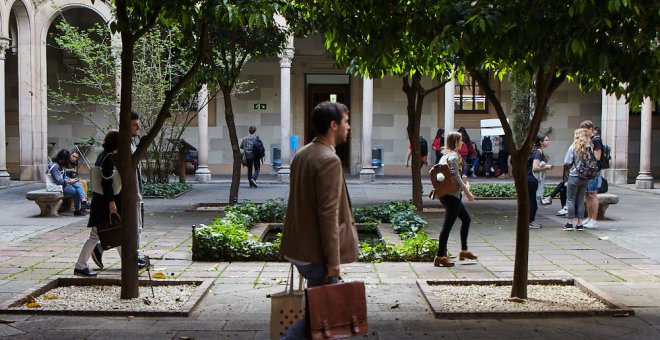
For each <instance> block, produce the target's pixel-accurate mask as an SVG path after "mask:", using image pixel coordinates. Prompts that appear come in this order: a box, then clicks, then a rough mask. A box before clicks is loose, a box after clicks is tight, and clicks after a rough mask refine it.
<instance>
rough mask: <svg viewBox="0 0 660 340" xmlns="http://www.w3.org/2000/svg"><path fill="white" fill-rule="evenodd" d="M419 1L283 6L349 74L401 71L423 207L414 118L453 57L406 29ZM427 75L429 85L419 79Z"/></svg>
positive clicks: (417, 197) (416, 198) (415, 194)
mask: <svg viewBox="0 0 660 340" xmlns="http://www.w3.org/2000/svg"><path fill="white" fill-rule="evenodd" d="M424 2H425V1H405V2H404V1H402V2H387V3H385V4H382V6H381V5H379V6H374V4H373V1H341V0H328V1H292V2H291V4H290V6H289V7H288V11H286V12H285V13H286V16H287V19H288V20H289V22H292V23H294V24H293V25H294V26H295V27H296V28H298V33H300V34H315V33H321V34H323V36H324V37H325V39H326V42H325V45H326V48H327V49H328V50H329V51H330V53H331V54H332V55H333V56H334V58H335V60H336V61H337V63H338V64H339V65H341V66H345V67H346V68H347V71H348V72H349V73H351V74H353V75H362V76H364V77H369V78H382V77H384V76H386V75H389V76H393V77H401V79H402V90H403V92H404V93H405V94H406V98H407V101H408V105H407V115H408V126H407V129H406V131H407V134H408V140H409V142H410V145H411V150H412V164H411V172H412V181H413V182H412V183H413V186H412V198H413V204H414V205H415V206H416V207H417V210H422V209H423V203H422V195H421V192H422V184H421V174H420V171H421V158H420V157H421V154H420V145H419V136H420V133H419V131H420V121H421V115H422V108H423V103H424V98H425V97H426V96H427V95H429V94H431V93H433V92H435V91H437V90H438V89H440V88H442V86H444V84H445V83H446V82H447V81H448V80H449V79H450V75H451V73H452V71H453V63H454V61H455V59H454V57H453V56H451V55H449V54H447V53H444V52H442V51H440V52H439V51H438V50H431V49H430V46H429V45H428V44H426V43H424V42H421V41H419V40H416V38H415V37H414V36H413V32H412V31H411V30H412V29H420V30H423V28H422V27H416V26H415V17H416V15H418V13H420V12H423V11H425V9H424V8H423V7H424V6H422V3H424ZM424 76H428V77H430V78H431V79H433V80H435V82H434V84H433V85H432V86H431V87H430V88H426V87H425V86H424V85H423V84H422V78H423V77H424Z"/></svg>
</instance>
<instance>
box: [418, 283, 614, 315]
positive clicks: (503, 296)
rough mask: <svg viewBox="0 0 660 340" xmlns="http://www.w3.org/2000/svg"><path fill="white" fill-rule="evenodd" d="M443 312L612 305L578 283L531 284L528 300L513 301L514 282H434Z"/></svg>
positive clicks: (552, 309)
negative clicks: (436, 283) (603, 301)
mask: <svg viewBox="0 0 660 340" xmlns="http://www.w3.org/2000/svg"><path fill="white" fill-rule="evenodd" d="M430 287H431V291H432V292H433V294H434V295H435V296H437V297H438V298H440V300H441V303H442V309H443V312H530V311H586V310H604V309H608V308H607V306H606V305H605V304H603V303H602V302H600V301H598V300H596V299H595V298H593V297H591V296H589V295H587V293H585V292H583V291H582V290H580V289H579V288H577V287H575V286H560V285H529V286H527V297H528V299H527V300H524V301H523V302H513V301H509V296H510V295H511V286H495V285H470V286H461V285H431V286H430Z"/></svg>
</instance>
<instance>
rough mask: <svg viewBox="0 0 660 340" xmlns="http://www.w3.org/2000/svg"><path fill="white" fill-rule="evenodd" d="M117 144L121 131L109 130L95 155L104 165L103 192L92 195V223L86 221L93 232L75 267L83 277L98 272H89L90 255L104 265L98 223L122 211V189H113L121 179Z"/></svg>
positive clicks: (100, 264) (99, 164) (98, 162)
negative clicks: (101, 150)
mask: <svg viewBox="0 0 660 340" xmlns="http://www.w3.org/2000/svg"><path fill="white" fill-rule="evenodd" d="M118 146H119V131H117V130H110V131H108V133H107V134H106V135H105V139H104V140H103V152H101V153H100V154H99V156H98V157H97V158H96V163H94V166H96V167H100V168H101V174H102V179H101V187H102V188H103V193H102V194H101V193H98V192H94V193H93V194H92V195H93V196H92V210H91V213H90V215H89V222H88V223H87V227H88V228H91V231H90V233H89V237H88V238H87V241H85V244H84V245H83V248H82V250H81V251H80V256H79V257H78V262H76V267H75V269H74V271H73V273H74V275H78V276H84V277H94V276H96V273H95V272H92V271H90V270H89V267H88V266H87V261H88V260H89V257H90V256H91V257H92V258H93V260H94V263H96V265H97V266H98V267H99V268H103V263H102V262H101V255H102V254H103V249H102V248H101V244H100V243H99V235H98V234H97V226H98V225H99V224H100V223H101V222H103V221H105V220H107V219H108V217H109V216H110V214H115V213H116V214H121V195H120V193H119V192H117V193H115V192H114V191H113V182H114V181H121V179H120V178H119V176H117V175H116V173H115V157H116V155H117V148H118ZM93 180H94V179H92V181H93ZM92 184H93V183H92Z"/></svg>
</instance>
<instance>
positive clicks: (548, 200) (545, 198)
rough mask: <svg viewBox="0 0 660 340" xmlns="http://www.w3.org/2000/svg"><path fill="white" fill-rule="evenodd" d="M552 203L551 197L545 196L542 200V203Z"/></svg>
mask: <svg viewBox="0 0 660 340" xmlns="http://www.w3.org/2000/svg"><path fill="white" fill-rule="evenodd" d="M550 204H552V199H551V198H548V197H544V198H543V199H542V200H541V205H550Z"/></svg>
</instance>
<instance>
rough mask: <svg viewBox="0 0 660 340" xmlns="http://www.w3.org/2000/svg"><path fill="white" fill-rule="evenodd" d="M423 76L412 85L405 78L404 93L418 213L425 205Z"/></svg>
mask: <svg viewBox="0 0 660 340" xmlns="http://www.w3.org/2000/svg"><path fill="white" fill-rule="evenodd" d="M420 81H421V76H419V75H418V74H415V75H413V76H412V85H411V84H410V82H409V78H408V77H405V78H403V92H405V93H406V97H407V98H408V106H407V111H408V127H407V131H408V141H409V143H410V150H411V154H412V157H411V160H410V171H411V174H412V203H413V204H414V205H415V207H416V208H417V211H423V210H424V203H423V201H422V176H421V173H420V171H421V169H422V164H421V163H422V160H421V154H420V146H419V125H420V120H421V116H422V103H423V102H424V96H420V95H418V91H417V90H418V89H419V88H420V86H421V85H420Z"/></svg>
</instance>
